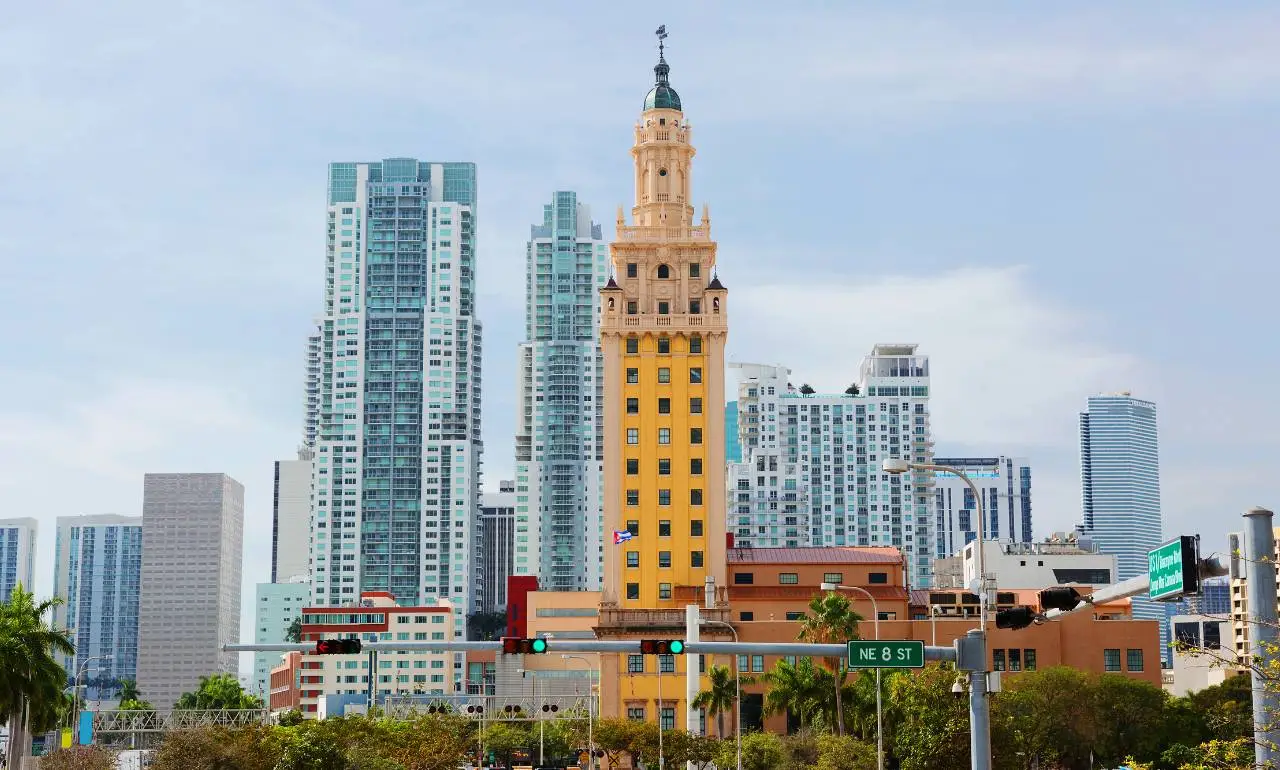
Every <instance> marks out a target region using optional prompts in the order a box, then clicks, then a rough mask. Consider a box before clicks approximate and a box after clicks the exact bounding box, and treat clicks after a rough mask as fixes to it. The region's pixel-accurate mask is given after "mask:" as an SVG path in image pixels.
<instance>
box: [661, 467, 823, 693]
mask: <svg viewBox="0 0 1280 770" xmlns="http://www.w3.org/2000/svg"><path fill="white" fill-rule="evenodd" d="M658 475H659V476H670V475H671V458H669V457H664V458H662V459H660V460H658ZM833 686H834V685H833Z"/></svg>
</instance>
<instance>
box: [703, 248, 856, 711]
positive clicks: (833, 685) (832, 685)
mask: <svg viewBox="0 0 1280 770" xmlns="http://www.w3.org/2000/svg"><path fill="white" fill-rule="evenodd" d="M700 275H702V265H700V264H698V263H697V262H694V263H692V264H690V265H689V277H690V278H697V277H698V276H700ZM832 686H833V687H834V685H832Z"/></svg>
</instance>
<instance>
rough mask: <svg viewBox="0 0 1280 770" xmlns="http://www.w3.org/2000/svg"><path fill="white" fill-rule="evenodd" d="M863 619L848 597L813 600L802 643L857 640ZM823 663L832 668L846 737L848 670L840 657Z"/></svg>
mask: <svg viewBox="0 0 1280 770" xmlns="http://www.w3.org/2000/svg"><path fill="white" fill-rule="evenodd" d="M861 620H862V616H861V615H859V614H858V613H856V612H854V611H853V608H852V607H850V606H849V600H848V599H847V598H845V597H844V596H841V595H840V594H838V593H836V592H835V591H828V592H827V593H826V594H825V595H819V596H815V597H813V598H812V599H810V600H809V612H808V614H806V615H805V617H804V620H803V621H801V623H800V641H803V642H811V643H813V644H842V643H844V642H847V641H849V640H850V639H857V638H858V623H859V621H861ZM823 662H824V663H826V665H827V667H828V668H830V669H831V673H832V680H833V686H834V687H835V690H836V714H835V716H836V729H837V730H838V732H839V734H840V735H844V701H843V698H842V697H841V692H840V691H841V690H842V689H843V688H844V679H845V671H844V668H843V667H842V666H841V665H840V658H824V659H823Z"/></svg>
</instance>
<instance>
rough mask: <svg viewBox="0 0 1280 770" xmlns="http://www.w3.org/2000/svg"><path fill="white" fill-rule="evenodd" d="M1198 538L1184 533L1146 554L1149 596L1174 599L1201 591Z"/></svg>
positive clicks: (1160, 599) (1164, 599)
mask: <svg viewBox="0 0 1280 770" xmlns="http://www.w3.org/2000/svg"><path fill="white" fill-rule="evenodd" d="M1196 550H1197V549H1196V538H1195V537H1194V536H1192V535H1183V536H1181V537H1176V538H1174V539H1173V540H1170V541H1169V542H1167V543H1165V544H1164V545H1162V546H1160V547H1159V548H1157V549H1155V550H1154V551H1149V552H1148V553H1147V576H1148V577H1149V578H1150V580H1151V587H1150V588H1149V589H1148V592H1149V595H1150V597H1151V599H1152V600H1154V601H1173V600H1175V599H1180V598H1182V597H1183V596H1186V595H1187V594H1194V593H1198V592H1199V591H1200V564H1199V556H1198V555H1197V553H1196Z"/></svg>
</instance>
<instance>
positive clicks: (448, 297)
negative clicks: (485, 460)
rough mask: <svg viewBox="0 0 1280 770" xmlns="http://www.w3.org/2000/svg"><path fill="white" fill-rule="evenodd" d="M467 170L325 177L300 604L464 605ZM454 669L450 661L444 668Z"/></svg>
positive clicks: (470, 217)
mask: <svg viewBox="0 0 1280 770" xmlns="http://www.w3.org/2000/svg"><path fill="white" fill-rule="evenodd" d="M475 216H476V176H475V165H474V164H471V163H430V162H425V161H419V160H416V159H413V158H391V159H387V160H383V161H381V162H373V163H333V164H330V166H329V207H328V247H327V251H326V263H325V283H326V288H325V306H324V314H323V317H322V320H321V341H320V357H319V361H320V364H321V365H320V370H321V371H320V379H319V432H318V436H317V439H316V453H315V470H314V477H313V482H312V488H313V490H314V495H315V500H314V505H313V509H312V526H313V539H312V541H313V545H312V553H311V566H312V601H313V602H314V603H315V604H316V605H339V604H343V603H346V602H353V601H356V600H357V599H358V598H359V597H360V595H361V593H362V592H366V591H373V592H389V593H391V594H392V595H394V596H396V597H399V598H400V600H401V601H403V602H406V603H408V604H416V603H419V602H432V601H434V600H435V599H437V598H447V599H449V601H450V603H451V605H452V606H453V608H454V611H455V612H456V613H457V622H456V623H455V624H453V626H452V627H453V628H455V629H457V631H456V632H457V633H459V634H461V630H460V629H462V628H465V622H464V616H465V614H466V613H467V612H468V611H469V610H471V609H472V608H473V607H474V604H475V602H476V601H477V598H478V592H477V591H476V590H475V589H476V585H475V584H476V582H477V580H478V572H477V566H476V564H475V560H474V559H473V558H472V553H473V550H474V549H475V548H476V546H477V545H478V539H479V533H478V528H479V516H478V513H479V505H480V456H481V451H482V444H481V439H480V393H481V380H480V360H481V324H480V321H479V319H478V318H477V316H476V251H475V248H476V243H475V242H476V236H475V232H476V219H475ZM459 665H461V663H459Z"/></svg>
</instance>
